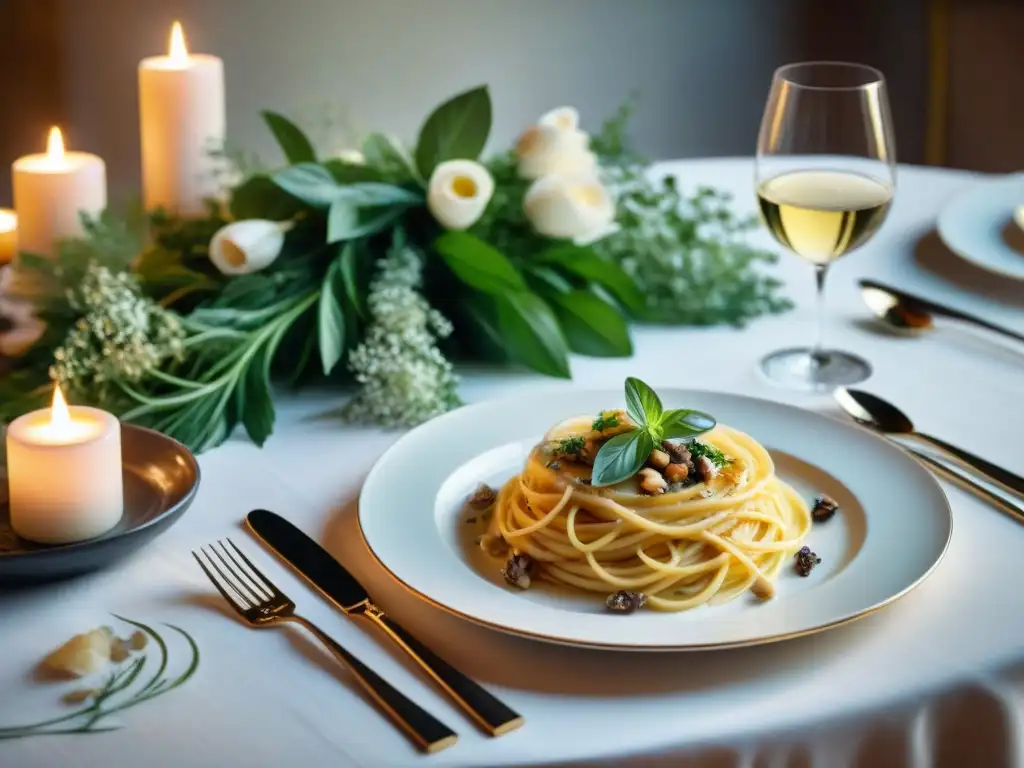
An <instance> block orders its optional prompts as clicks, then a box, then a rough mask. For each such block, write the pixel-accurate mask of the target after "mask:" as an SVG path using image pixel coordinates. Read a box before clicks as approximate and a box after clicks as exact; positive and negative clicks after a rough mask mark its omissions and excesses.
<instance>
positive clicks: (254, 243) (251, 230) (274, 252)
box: [210, 219, 292, 275]
mask: <svg viewBox="0 0 1024 768" xmlns="http://www.w3.org/2000/svg"><path fill="white" fill-rule="evenodd" d="M291 226H292V224H291V222H290V221H285V222H282V221H267V220H266V219H246V220H244V221H233V222H231V223H230V224H227V225H226V226H223V227H221V228H220V229H219V230H217V233H216V234H215V235H214V236H213V239H211V240H210V261H212V262H213V265H214V266H215V267H217V269H219V270H220V271H221V272H222V273H223V274H225V275H248V274H250V273H251V272H259V271H260V270H261V269H266V268H267V267H269V266H270V265H271V264H273V263H274V260H275V259H276V258H277V257H278V256H279V255H280V254H281V249H282V248H283V247H284V235H285V232H287V231H288V230H289V229H291Z"/></svg>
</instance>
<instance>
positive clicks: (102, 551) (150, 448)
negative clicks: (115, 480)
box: [0, 424, 199, 587]
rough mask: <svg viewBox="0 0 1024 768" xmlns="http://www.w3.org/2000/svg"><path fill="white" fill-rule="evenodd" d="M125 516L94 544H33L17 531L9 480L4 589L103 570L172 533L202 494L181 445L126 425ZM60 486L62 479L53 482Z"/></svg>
mask: <svg viewBox="0 0 1024 768" xmlns="http://www.w3.org/2000/svg"><path fill="white" fill-rule="evenodd" d="M121 464H122V471H123V473H124V516H123V517H122V518H121V522H119V523H118V524H117V526H116V527H115V528H114V529H113V530H111V531H109V532H107V533H105V534H103V535H102V536H98V537H97V538H95V539H89V540H88V541H80V542H75V543H73V544H57V545H45V544H34V543H32V542H30V541H26V540H24V539H22V538H20V537H19V536H18V535H17V534H16V533H15V532H14V531H13V530H12V529H11V523H10V515H9V510H8V505H7V480H6V478H3V479H2V484H0V485H2V500H0V586H3V587H10V586H16V585H26V584H38V583H41V582H46V581H55V580H58V579H66V578H70V577H72V576H79V575H82V574H85V573H89V572H90V571H95V570H98V569H100V568H104V567H106V566H108V565H110V564H111V563H113V562H115V561H117V560H118V559H120V558H122V557H125V556H126V555H128V554H131V553H132V552H134V551H135V550H136V549H138V548H139V547H141V546H142V545H144V544H146V543H147V542H149V541H151V540H152V539H153V538H154V537H156V536H158V535H159V534H160V533H162V532H163V531H165V530H167V528H169V527H170V526H171V525H172V524H173V523H174V522H175V521H176V520H177V519H178V518H179V517H181V515H182V514H183V513H184V512H185V510H186V509H188V508H189V506H190V505H191V504H192V500H193V499H194V498H195V495H196V491H197V490H199V465H198V464H197V463H196V459H195V456H193V455H192V453H191V452H190V451H189V450H188V449H187V448H186V447H185V446H184V445H182V444H181V443H179V442H178V441H177V440H173V439H171V438H169V437H167V436H166V435H162V434H160V433H159V432H154V431H153V430H151V429H145V428H143V427H136V426H133V425H131V424H122V425H121ZM54 482H56V483H59V482H60V479H59V478H54Z"/></svg>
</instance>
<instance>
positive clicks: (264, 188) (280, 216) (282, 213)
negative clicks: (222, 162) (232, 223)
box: [230, 176, 302, 221]
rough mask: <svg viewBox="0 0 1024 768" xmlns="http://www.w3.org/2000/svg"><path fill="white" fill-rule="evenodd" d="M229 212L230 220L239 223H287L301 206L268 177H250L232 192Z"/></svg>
mask: <svg viewBox="0 0 1024 768" xmlns="http://www.w3.org/2000/svg"><path fill="white" fill-rule="evenodd" d="M230 210H231V216H232V218H234V219H237V220H240V221H241V220H244V219H269V220H270V221H287V220H288V219H291V218H294V217H295V215H296V214H297V213H298V212H299V211H301V210H302V204H301V203H300V202H299V201H298V200H296V199H295V197H294V196H292V195H291V194H289V193H288V192H286V191H285V190H284V189H282V188H281V187H279V186H278V185H277V184H275V183H274V182H273V180H272V179H271V178H270V177H269V176H252V177H250V178H248V179H246V180H245V181H243V182H242V183H241V184H239V185H238V186H237V187H235V188H234V190H233V191H232V193H231V204H230Z"/></svg>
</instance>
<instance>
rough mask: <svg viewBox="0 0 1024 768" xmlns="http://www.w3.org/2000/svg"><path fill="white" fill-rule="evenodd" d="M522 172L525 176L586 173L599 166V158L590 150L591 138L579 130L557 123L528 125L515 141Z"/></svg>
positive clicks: (521, 174) (533, 177)
mask: <svg viewBox="0 0 1024 768" xmlns="http://www.w3.org/2000/svg"><path fill="white" fill-rule="evenodd" d="M516 155H518V156H519V175H520V176H521V177H523V178H524V179H539V178H541V177H543V176H550V175H552V174H561V175H562V176H585V175H586V174H589V173H593V172H594V170H595V169H596V168H597V157H596V156H595V155H594V153H593V152H591V151H590V137H589V136H587V134H585V133H584V132H583V131H580V130H577V129H575V128H574V129H562V128H560V127H557V126H555V125H534V126H531V127H530V128H527V129H526V131H524V132H523V135H522V136H520V137H519V140H518V141H517V142H516Z"/></svg>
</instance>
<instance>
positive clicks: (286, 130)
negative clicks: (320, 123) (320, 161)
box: [260, 110, 316, 165]
mask: <svg viewBox="0 0 1024 768" xmlns="http://www.w3.org/2000/svg"><path fill="white" fill-rule="evenodd" d="M260 116H261V117H262V118H263V120H264V122H266V124H267V125H268V126H269V127H270V132H271V133H273V134H274V138H275V139H277V143H278V146H280V147H281V151H282V152H284V156H285V158H286V159H287V160H288V162H289V163H291V164H293V165H294V164H295V163H315V162H316V150H315V149H313V145H312V143H310V141H309V139H308V138H307V137H306V134H304V133H303V132H302V130H301V129H300V128H299V127H298V126H297V125H295V123H293V122H292V121H291V120H289V119H288V118H287V117H285V116H284V115H279V114H277V113H276V112H271V111H269V110H264V111H262V112H260Z"/></svg>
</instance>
